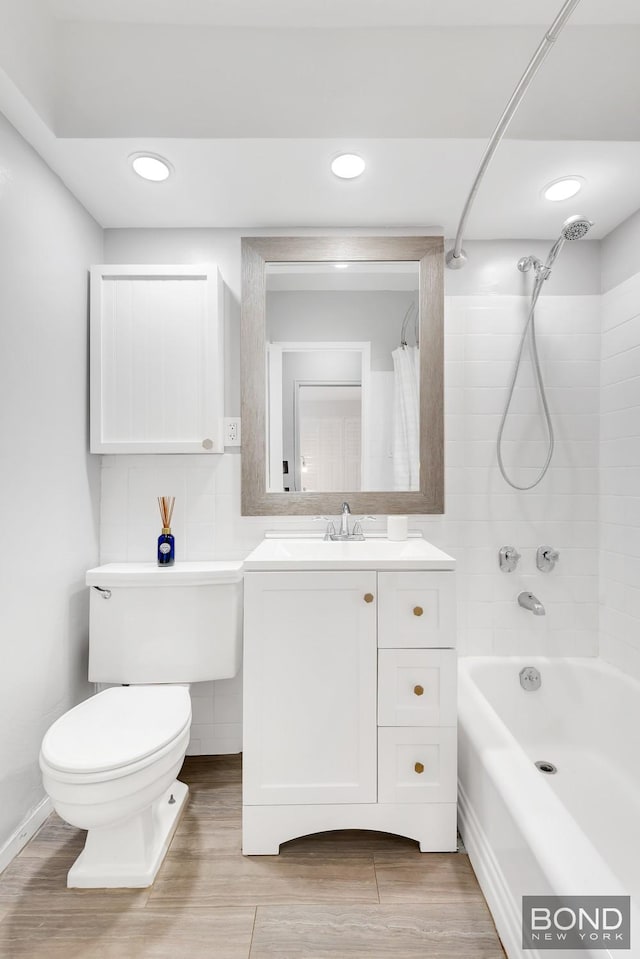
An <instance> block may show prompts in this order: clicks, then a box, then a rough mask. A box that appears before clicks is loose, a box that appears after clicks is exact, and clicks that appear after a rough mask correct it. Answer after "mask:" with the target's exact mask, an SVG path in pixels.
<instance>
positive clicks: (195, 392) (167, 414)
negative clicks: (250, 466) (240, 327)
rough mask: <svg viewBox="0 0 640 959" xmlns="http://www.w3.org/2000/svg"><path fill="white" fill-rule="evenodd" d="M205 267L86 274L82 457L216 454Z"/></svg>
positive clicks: (209, 272) (214, 347)
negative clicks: (86, 410)
mask: <svg viewBox="0 0 640 959" xmlns="http://www.w3.org/2000/svg"><path fill="white" fill-rule="evenodd" d="M223 332H224V318H223V284H222V282H221V279H220V276H219V274H218V270H217V268H216V267H215V266H212V265H207V266H197V267H195V266H164V265H162V266H147V265H145V266H132V265H130V264H128V265H125V266H112V265H102V266H94V267H92V268H91V356H90V370H91V372H90V380H91V382H90V396H91V452H92V453H222V452H224V439H223V416H224V348H223Z"/></svg>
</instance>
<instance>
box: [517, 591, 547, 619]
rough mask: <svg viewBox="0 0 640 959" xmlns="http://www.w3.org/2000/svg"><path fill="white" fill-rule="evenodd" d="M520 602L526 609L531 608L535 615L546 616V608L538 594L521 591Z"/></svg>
mask: <svg viewBox="0 0 640 959" xmlns="http://www.w3.org/2000/svg"><path fill="white" fill-rule="evenodd" d="M518 603H519V604H520V606H522V607H523V608H524V609H529V610H531V612H532V613H533V615H534V616H544V614H545V612H546V610H545V608H544V606H543V605H542V603H541V602H540V600H539V599H538V597H537V596H534V595H533V593H520V595H519V596H518Z"/></svg>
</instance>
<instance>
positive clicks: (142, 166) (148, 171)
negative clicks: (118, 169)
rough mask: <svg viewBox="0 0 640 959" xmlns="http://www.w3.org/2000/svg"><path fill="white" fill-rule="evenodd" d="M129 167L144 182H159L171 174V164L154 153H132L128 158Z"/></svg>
mask: <svg viewBox="0 0 640 959" xmlns="http://www.w3.org/2000/svg"><path fill="white" fill-rule="evenodd" d="M130 160H131V165H132V166H133V169H134V170H135V171H136V173H137V174H138V176H141V177H142V178H143V179H145V180H154V181H156V182H160V181H161V180H166V179H167V177H168V176H169V175H170V173H171V164H170V163H169V161H168V160H165V159H164V157H161V156H158V155H157V154H156V153H134V154H133V156H132V157H130Z"/></svg>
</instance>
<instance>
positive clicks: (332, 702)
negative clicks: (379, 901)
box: [243, 554, 457, 855]
mask: <svg viewBox="0 0 640 959" xmlns="http://www.w3.org/2000/svg"><path fill="white" fill-rule="evenodd" d="M252 555H253V554H252ZM244 602H245V612H244V750H243V753H244V755H243V852H244V853H245V854H247V855H259V854H275V853H277V852H278V849H279V845H280V843H282V842H285V841H287V840H289V839H293V838H295V837H297V836H301V835H306V834H308V833H314V832H322V831H324V830H331V829H374V830H380V831H385V832H392V833H398V834H400V835H406V836H410V837H412V838H414V839H416V840H418V842H419V843H420V848H421V850H422V851H448V850H455V848H456V790H457V783H456V653H455V649H454V646H455V616H454V608H455V592H454V573H453V572H452V570H451V569H449V570H446V571H439V570H438V571H432V570H419V571H416V570H402V571H398V572H395V571H393V572H389V571H382V570H380V571H379V570H376V569H351V568H346V569H345V568H342V569H314V570H304V569H303V570H300V569H288V570H277V569H276V570H271V569H268V568H267V569H264V570H262V569H260V570H254V569H252V568H251V563H250V562H249V563H248V564H247V565H246V566H245V574H244ZM401 642H402V645H401Z"/></svg>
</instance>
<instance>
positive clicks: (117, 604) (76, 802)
mask: <svg viewBox="0 0 640 959" xmlns="http://www.w3.org/2000/svg"><path fill="white" fill-rule="evenodd" d="M86 582H87V585H88V586H89V587H90V588H91V592H90V605H89V680H90V681H92V682H95V683H106V684H119V685H113V686H111V687H110V688H108V689H104V690H103V691H102V692H99V693H97V694H96V695H95V696H92V697H90V698H89V699H87V700H85V701H84V702H82V703H80V704H79V705H78V706H75V707H74V708H73V709H71V710H69V711H68V712H67V713H65V714H64V715H63V716H61V717H60V718H59V719H58V720H56V722H55V723H53V725H52V726H51V727H50V728H49V730H48V731H47V733H46V734H45V736H44V739H43V741H42V748H41V751H40V768H41V770H42V778H43V783H44V788H45V790H46V792H47V794H48V795H49V796H50V798H51V800H52V802H53V806H54V809H55V810H56V812H57V813H58V815H60V816H61V817H62V818H63V819H65V820H66V821H67V822H69V823H71V824H72V825H74V826H77V827H78V828H80V829H87V830H88V833H87V838H86V842H85V846H84V849H83V851H82V852H81V854H80V856H79V857H78V859H77V860H76V861H75V863H74V864H73V866H72V867H71V869H70V871H69V873H68V876H67V885H68V886H70V887H81V888H94V887H102V888H105V887H141V886H150V885H151V883H152V882H153V880H154V878H155V876H156V874H157V872H158V869H159V868H160V865H161V863H162V860H163V859H164V856H165V854H166V852H167V849H168V848H169V844H170V842H171V839H172V837H173V833H174V831H175V829H176V826H177V824H178V821H179V818H180V813H181V812H182V809H183V808H184V805H185V803H186V801H187V795H188V788H187V786H186V785H185V784H184V783H181V782H179V781H178V780H177V779H176V776H177V774H178V772H179V770H180V767H181V766H182V763H183V760H184V757H185V753H186V750H187V745H188V743H189V731H190V726H191V699H190V695H189V684H190V683H193V682H205V681H208V680H213V679H228V678H230V677H232V676H235V675H236V673H237V672H238V670H239V668H240V661H241V652H242V563H241V562H239V561H237V562H236V561H228V562H226V561H222V562H220V561H217V562H216V561H209V562H191V563H189V562H185V563H179V564H176V565H175V566H171V567H168V568H167V567H158V566H156V565H155V564H152V563H109V564H107V565H105V566H98V567H96V568H95V569H91V570H89V571H88V573H87V576H86Z"/></svg>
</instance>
